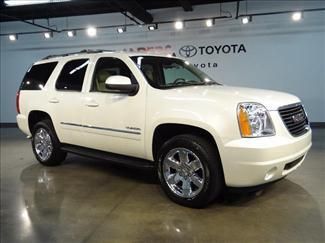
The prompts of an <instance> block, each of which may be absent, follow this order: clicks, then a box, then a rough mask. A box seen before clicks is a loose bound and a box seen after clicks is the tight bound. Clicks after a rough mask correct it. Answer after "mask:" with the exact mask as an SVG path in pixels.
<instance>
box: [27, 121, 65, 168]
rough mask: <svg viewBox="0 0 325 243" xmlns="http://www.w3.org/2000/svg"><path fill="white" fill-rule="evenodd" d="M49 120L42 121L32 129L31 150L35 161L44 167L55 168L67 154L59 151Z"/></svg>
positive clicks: (56, 138) (58, 143) (57, 141)
mask: <svg viewBox="0 0 325 243" xmlns="http://www.w3.org/2000/svg"><path fill="white" fill-rule="evenodd" d="M60 147H61V144H60V141H59V139H58V137H57V136H56V133H55V130H54V127H53V125H52V122H51V120H43V121H40V122H38V123H36V125H35V126H34V127H33V131H32V148H33V152H34V155H35V157H36V159H37V160H38V161H39V162H40V163H41V164H42V165H46V166H56V165H59V164H61V162H62V161H63V160H64V159H65V158H66V156H67V153H66V152H64V151H62V150H61V149H60Z"/></svg>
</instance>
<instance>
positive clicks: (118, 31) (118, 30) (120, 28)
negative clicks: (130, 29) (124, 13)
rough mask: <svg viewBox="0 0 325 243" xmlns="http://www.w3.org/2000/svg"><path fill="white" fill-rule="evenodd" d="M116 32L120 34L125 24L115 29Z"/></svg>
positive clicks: (124, 29) (123, 30)
mask: <svg viewBox="0 0 325 243" xmlns="http://www.w3.org/2000/svg"><path fill="white" fill-rule="evenodd" d="M116 31H117V33H119V34H121V33H123V32H126V26H122V27H118V28H117V29H116Z"/></svg>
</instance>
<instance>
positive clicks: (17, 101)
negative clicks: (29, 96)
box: [16, 91, 20, 114]
mask: <svg viewBox="0 0 325 243" xmlns="http://www.w3.org/2000/svg"><path fill="white" fill-rule="evenodd" d="M19 96H20V91H18V92H17V94H16V110H17V113H18V114H20V106H19Z"/></svg>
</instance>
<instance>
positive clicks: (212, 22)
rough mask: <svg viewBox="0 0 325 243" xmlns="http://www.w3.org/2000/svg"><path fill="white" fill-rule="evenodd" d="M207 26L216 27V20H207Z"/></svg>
mask: <svg viewBox="0 0 325 243" xmlns="http://www.w3.org/2000/svg"><path fill="white" fill-rule="evenodd" d="M205 25H206V26H207V27H212V26H213V25H214V19H207V20H206V21H205Z"/></svg>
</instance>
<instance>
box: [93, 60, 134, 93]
mask: <svg viewBox="0 0 325 243" xmlns="http://www.w3.org/2000/svg"><path fill="white" fill-rule="evenodd" d="M114 75H121V76H126V77H128V78H130V79H131V82H132V83H136V81H135V78H134V76H133V74H132V72H131V70H130V69H129V68H128V66H127V65H126V64H125V63H124V62H123V61H122V60H120V59H118V58H114V57H103V58H100V59H99V60H98V61H97V64H96V68H95V73H94V76H93V88H92V90H93V91H100V92H105V91H108V90H107V89H106V87H105V81H106V79H107V78H108V77H110V76H114Z"/></svg>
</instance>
